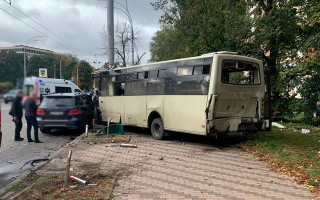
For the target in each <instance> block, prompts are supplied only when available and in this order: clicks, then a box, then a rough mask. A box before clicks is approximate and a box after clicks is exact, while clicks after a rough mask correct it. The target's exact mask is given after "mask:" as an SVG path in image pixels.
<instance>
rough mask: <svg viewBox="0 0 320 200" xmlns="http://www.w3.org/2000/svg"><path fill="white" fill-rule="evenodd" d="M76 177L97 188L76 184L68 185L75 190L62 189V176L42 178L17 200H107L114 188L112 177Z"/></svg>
mask: <svg viewBox="0 0 320 200" xmlns="http://www.w3.org/2000/svg"><path fill="white" fill-rule="evenodd" d="M76 176H77V177H79V178H81V179H84V180H86V181H88V182H89V183H96V184H98V185H97V186H84V185H80V184H78V183H76V182H71V183H69V185H76V186H77V189H76V190H70V189H69V187H67V188H63V176H49V175H46V176H43V177H40V178H39V179H38V180H37V181H36V182H35V183H34V184H33V185H32V186H31V187H30V188H29V189H27V190H26V191H25V192H24V193H23V194H21V195H20V196H19V197H18V198H16V199H17V200H28V199H30V200H31V199H32V200H37V199H39V200H40V199H48V200H54V199H87V200H91V199H108V197H110V195H111V191H112V190H113V187H114V184H115V182H114V178H113V175H112V176H111V175H103V174H78V175H76Z"/></svg>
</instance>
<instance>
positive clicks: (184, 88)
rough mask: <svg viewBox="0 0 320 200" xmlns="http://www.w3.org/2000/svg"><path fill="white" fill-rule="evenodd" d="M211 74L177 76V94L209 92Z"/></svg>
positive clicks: (202, 93)
mask: <svg viewBox="0 0 320 200" xmlns="http://www.w3.org/2000/svg"><path fill="white" fill-rule="evenodd" d="M209 79H210V78H209V76H186V77H177V80H176V81H177V83H176V94H177V95H204V94H208V88H209Z"/></svg>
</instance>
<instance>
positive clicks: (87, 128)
mask: <svg viewBox="0 0 320 200" xmlns="http://www.w3.org/2000/svg"><path fill="white" fill-rule="evenodd" d="M88 131H89V126H88V125H86V137H88Z"/></svg>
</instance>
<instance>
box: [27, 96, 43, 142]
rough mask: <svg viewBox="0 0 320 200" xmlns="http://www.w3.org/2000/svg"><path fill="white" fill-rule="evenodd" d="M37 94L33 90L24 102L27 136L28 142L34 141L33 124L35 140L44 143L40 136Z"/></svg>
mask: <svg viewBox="0 0 320 200" xmlns="http://www.w3.org/2000/svg"><path fill="white" fill-rule="evenodd" d="M36 97H37V95H36V94H35V93H34V92H32V93H31V94H30V97H29V98H28V99H27V100H26V101H25V102H24V108H25V117H26V120H27V138H28V142H33V140H32V139H31V128H32V126H33V132H34V142H35V143H42V142H41V141H40V140H39V138H38V121H37V109H38V107H37V104H36Z"/></svg>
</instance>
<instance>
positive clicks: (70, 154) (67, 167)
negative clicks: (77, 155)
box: [63, 149, 72, 188]
mask: <svg viewBox="0 0 320 200" xmlns="http://www.w3.org/2000/svg"><path fill="white" fill-rule="evenodd" d="M71 156H72V150H71V149H70V150H69V155H68V159H67V166H66V173H65V174H64V185H63V187H64V188H66V187H67V186H68V180H69V172H70V162H71Z"/></svg>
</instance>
